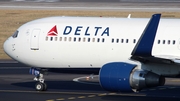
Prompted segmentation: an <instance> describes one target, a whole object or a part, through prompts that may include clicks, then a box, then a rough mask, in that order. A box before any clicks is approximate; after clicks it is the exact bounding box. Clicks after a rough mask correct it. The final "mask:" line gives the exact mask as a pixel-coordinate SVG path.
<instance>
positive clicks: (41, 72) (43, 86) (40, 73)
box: [29, 68, 47, 91]
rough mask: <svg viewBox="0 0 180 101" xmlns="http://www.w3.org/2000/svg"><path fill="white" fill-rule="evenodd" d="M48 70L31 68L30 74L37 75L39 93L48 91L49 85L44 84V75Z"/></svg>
mask: <svg viewBox="0 0 180 101" xmlns="http://www.w3.org/2000/svg"><path fill="white" fill-rule="evenodd" d="M46 71H47V70H42V69H39V70H38V69H36V68H31V69H30V71H29V72H30V74H32V75H35V76H36V77H35V78H34V80H35V81H38V82H37V83H36V85H35V88H36V90H37V91H46V90H47V84H46V83H45V82H44V80H45V79H44V78H43V75H44V73H45V72H46Z"/></svg>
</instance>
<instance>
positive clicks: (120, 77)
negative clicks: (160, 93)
mask: <svg viewBox="0 0 180 101" xmlns="http://www.w3.org/2000/svg"><path fill="white" fill-rule="evenodd" d="M136 67H137V65H134V64H129V63H125V62H112V63H107V64H105V65H103V66H102V68H101V70H100V72H99V81H100V85H101V86H102V88H104V89H105V90H107V91H116V92H133V91H134V92H136V91H139V90H141V89H143V88H149V87H156V86H162V85H164V83H165V78H164V77H163V76H161V75H158V74H155V73H153V72H150V71H146V70H141V69H137V68H136Z"/></svg>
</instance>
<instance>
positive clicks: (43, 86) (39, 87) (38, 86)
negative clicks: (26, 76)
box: [35, 82, 47, 91]
mask: <svg viewBox="0 0 180 101" xmlns="http://www.w3.org/2000/svg"><path fill="white" fill-rule="evenodd" d="M35 88H36V90H37V91H46V90H47V84H46V83H41V82H37V83H36V85H35Z"/></svg>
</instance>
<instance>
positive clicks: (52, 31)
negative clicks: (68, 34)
mask: <svg viewBox="0 0 180 101" xmlns="http://www.w3.org/2000/svg"><path fill="white" fill-rule="evenodd" d="M47 35H48V36H57V35H58V32H57V27H56V25H55V26H54V27H53V28H51V30H50V31H49V32H48V34H47Z"/></svg>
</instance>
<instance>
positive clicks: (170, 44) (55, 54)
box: [4, 17, 180, 68]
mask: <svg viewBox="0 0 180 101" xmlns="http://www.w3.org/2000/svg"><path fill="white" fill-rule="evenodd" d="M148 21H149V19H146V18H131V19H129V18H102V17H99V18H97V17H49V18H43V19H39V20H34V21H31V22H28V23H26V24H24V25H23V26H21V27H20V28H19V29H18V31H19V33H18V36H17V37H16V38H13V37H10V38H9V39H8V40H7V41H6V42H5V43H6V44H9V47H8V49H6V48H5V51H6V53H7V54H8V55H9V56H10V57H12V58H13V59H15V60H17V61H19V62H22V63H24V64H27V65H30V66H33V67H44V68H61V67H62V68H65V67H68V68H83V67H86V68H100V67H102V65H104V64H106V63H109V62H117V61H129V58H130V57H131V52H132V50H133V48H134V46H135V45H136V43H137V41H138V39H139V37H140V36H141V34H142V33H143V30H144V29H145V27H146V25H147V23H148ZM54 26H56V28H57V33H56V34H57V35H53V36H52V35H49V36H48V33H49V32H50V30H51V29H52V28H53V27H54ZM10 40H11V42H9V41H10ZM4 47H5V46H4ZM153 55H167V56H169V55H170V56H176V57H180V20H179V19H161V20H160V23H159V27H158V30H157V35H156V38H155V41H154V45H153ZM176 67H177V66H176Z"/></svg>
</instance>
